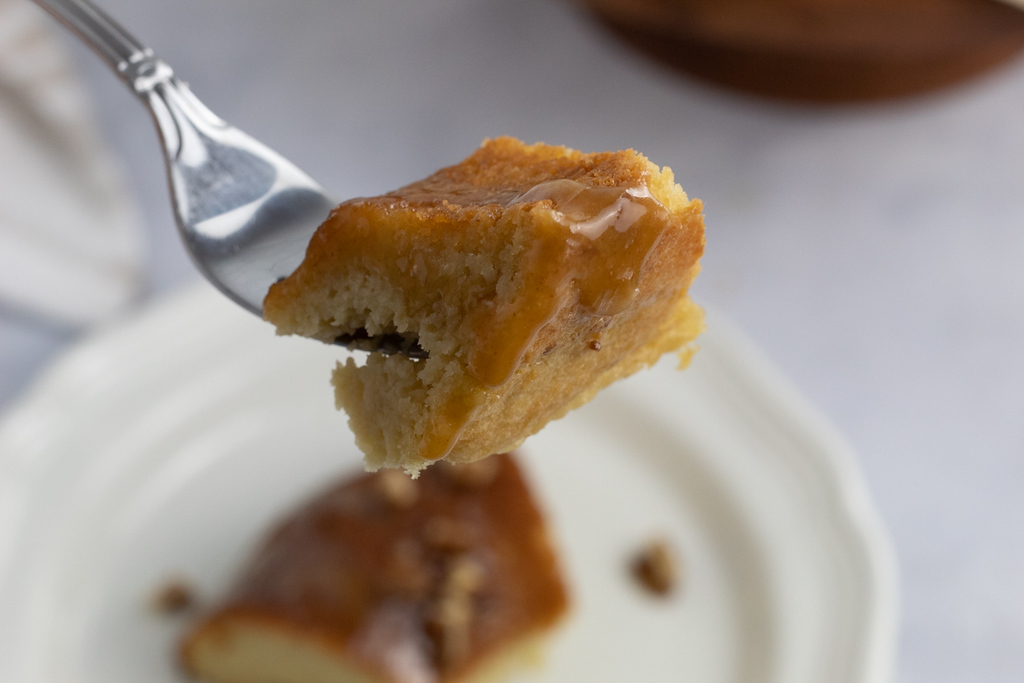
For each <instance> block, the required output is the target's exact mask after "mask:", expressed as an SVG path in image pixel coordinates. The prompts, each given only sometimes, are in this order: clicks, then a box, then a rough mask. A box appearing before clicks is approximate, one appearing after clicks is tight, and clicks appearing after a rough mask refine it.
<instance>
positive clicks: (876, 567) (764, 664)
mask: <svg viewBox="0 0 1024 683" xmlns="http://www.w3.org/2000/svg"><path fill="white" fill-rule="evenodd" d="M701 347H702V349H701V351H700V353H699V354H698V355H697V357H696V360H695V361H694V363H693V365H692V366H691V368H690V369H689V370H687V371H686V372H684V373H677V372H675V371H674V367H673V366H672V365H671V364H670V363H668V362H666V363H663V364H661V365H659V366H658V367H656V368H654V369H653V370H650V371H647V372H643V373H641V374H639V375H637V376H635V377H633V378H631V379H629V380H626V381H624V382H620V383H619V384H617V385H615V386H613V387H611V388H610V389H608V390H606V391H605V392H604V393H603V394H602V395H601V396H599V397H598V398H597V399H596V400H595V401H593V402H592V403H591V404H590V405H588V406H586V407H584V408H582V409H580V410H578V411H576V412H574V413H572V414H571V415H570V416H568V417H567V418H565V419H563V420H561V421H559V422H556V423H553V424H551V425H549V426H548V427H546V428H545V429H544V430H543V432H542V433H541V434H539V435H537V436H535V437H533V438H531V439H530V440H529V441H528V442H527V444H526V446H525V447H524V449H523V452H524V454H525V463H526V465H527V468H528V473H529V475H530V477H531V479H532V480H533V481H534V482H535V484H536V488H537V489H538V494H539V496H540V497H541V499H542V501H543V503H544V505H545V506H546V508H547V509H548V511H549V513H550V518H551V520H552V523H553V525H554V529H555V533H556V535H557V537H558V538H559V540H560V544H561V547H562V550H563V555H564V558H565V562H566V565H567V569H568V572H569V574H570V579H571V585H572V589H573V595H574V602H575V610H574V613H573V616H572V618H571V620H570V621H569V622H568V624H567V626H566V628H564V629H563V630H562V631H561V632H560V633H559V635H558V637H557V639H556V640H555V642H554V645H553V648H552V650H551V653H550V656H549V659H548V662H547V664H546V666H545V668H544V669H542V670H539V671H537V672H534V673H532V674H530V675H526V676H524V677H523V679H522V680H530V681H551V682H554V681H560V682H563V683H564V682H565V681H588V683H601V682H609V683H611V682H615V683H622V682H624V681H641V682H644V683H653V682H658V681H693V682H701V683H705V682H707V683H718V682H723V683H724V682H729V683H748V682H749V683H774V682H778V683H826V682H829V683H847V682H849V683H881V682H883V681H887V680H889V678H890V672H891V664H892V655H893V645H894V638H895V623H896V596H895V592H896V580H895V570H894V563H893V559H892V555H891V551H890V550H889V544H888V542H887V540H886V537H885V534H884V532H883V530H882V528H881V526H880V524H879V521H878V518H877V515H876V513H875V512H874V510H873V508H872V505H871V503H870V500H869V498H868V496H867V494H866V491H865V489H864V485H863V483H862V480H861V477H860V475H859V473H858V471H857V469H856V467H855V466H854V462H853V459H852V457H851V456H850V454H849V453H848V451H847V449H846V448H845V446H844V445H843V443H842V441H841V440H840V439H838V438H837V437H836V435H835V434H834V433H833V431H832V430H831V428H829V427H828V425H827V424H826V423H825V422H824V421H823V420H822V419H821V418H820V417H819V416H818V415H817V414H816V413H814V411H812V410H811V409H810V408H809V407H808V406H807V405H806V404H805V402H804V401H803V400H802V399H801V398H800V397H799V396H798V395H797V394H796V393H795V392H794V391H793V389H791V388H790V387H789V386H788V385H787V384H786V383H785V382H784V381H783V380H782V379H781V378H780V377H779V376H778V374H777V373H776V372H775V371H773V370H772V369H771V368H770V367H769V366H768V365H767V364H766V363H765V361H764V360H762V359H761V358H760V357H759V356H758V355H757V354H756V353H755V352H754V351H753V350H752V349H751V347H750V346H749V345H748V344H747V343H746V342H744V341H743V340H742V339H741V338H739V336H738V335H737V334H736V332H734V331H732V329H731V327H730V326H729V325H728V324H727V323H726V322H725V321H723V320H721V319H720V318H719V317H716V316H712V317H711V318H710V331H709V332H708V333H707V334H706V335H704V336H703V337H702V338H701ZM340 353H342V352H341V351H339V350H338V349H335V348H331V347H327V346H323V345H320V344H317V343H314V342H311V341H308V340H303V339H282V338H275V337H274V335H273V332H272V330H271V328H270V327H269V326H268V325H266V324H264V323H262V322H260V321H259V320H257V319H256V318H255V317H253V316H251V315H249V314H247V313H245V312H243V311H241V310H240V309H238V308H236V307H234V306H233V305H232V304H230V303H228V302H227V301H226V300H224V299H223V298H222V297H220V295H218V294H216V293H213V292H212V291H211V290H209V289H207V288H201V289H193V290H189V291H186V292H184V293H183V294H179V295H177V296H175V297H173V298H171V299H169V300H167V301H164V302H163V303H162V304H160V305H159V306H156V307H154V308H152V309H151V310H149V311H148V312H147V313H145V314H143V315H142V316H140V317H139V318H138V319H136V320H134V321H132V322H129V323H127V324H123V325H121V326H119V327H117V328H116V329H112V330H110V331H108V332H106V333H104V334H102V335H100V336H98V337H96V338H94V339H93V340H91V341H89V342H88V343H85V344H83V345H82V346H81V347H80V348H78V349H77V350H75V351H74V352H73V353H70V354H69V355H68V356H67V357H65V358H64V359H63V360H62V361H61V362H59V363H58V364H56V365H55V366H54V367H53V369H52V370H51V371H50V372H49V374H48V375H47V376H45V377H44V378H43V379H42V380H41V381H40V382H39V383H38V385H37V386H36V388H35V389H34V391H33V392H32V393H31V394H30V395H29V396H28V397H27V398H26V399H25V400H24V401H23V402H22V404H21V405H20V406H19V407H17V408H16V409H15V410H14V411H12V412H11V413H10V414H9V415H8V416H7V418H6V420H5V421H4V422H3V424H2V425H0V680H2V681H5V682H10V683H55V682H59V683H138V682H139V681H146V682H147V683H165V682H171V681H182V680H184V679H183V677H182V676H181V675H180V674H179V673H178V672H177V671H176V669H175V667H174V663H173V657H172V653H173V650H174V645H175V639H176V637H177V635H178V634H179V633H180V632H181V630H182V628H183V627H184V625H185V624H184V622H183V621H182V620H180V619H177V618H170V617H167V616H160V615H156V614H154V613H152V612H151V611H149V610H148V608H147V604H146V603H147V598H148V596H149V595H150V594H151V592H152V591H153V589H154V587H155V586H157V585H158V584H159V583H160V582H161V581H162V580H164V579H166V578H167V577H169V576H173V575H178V574H182V575H185V576H188V577H190V578H191V579H192V581H194V583H195V585H196V586H197V587H198V590H199V593H200V594H201V595H202V596H206V597H211V596H216V595H218V594H219V593H220V592H221V591H222V590H224V588H225V587H226V586H227V585H228V582H229V581H230V579H231V576H232V575H233V574H234V573H235V572H236V571H237V570H238V568H239V567H240V565H241V563H242V562H243V561H244V558H245V556H246V553H247V552H249V550H250V549H251V548H252V545H253V543H254V542H255V541H256V539H258V538H259V536H260V534H261V532H262V531H263V530H264V529H266V527H267V525H268V524H269V523H270V522H271V521H272V520H273V519H274V518H276V517H277V516H279V515H280V514H282V513H283V512H284V511H286V510H287V509H289V508H290V507H291V506H294V505H296V504H297V503H298V502H300V501H301V500H302V499H304V498H305V497H306V496H308V495H309V494H310V493H311V492H314V491H316V490H318V489H319V488H320V487H322V486H323V485H324V483H325V482H326V481H327V480H329V479H330V478H332V477H335V476H336V475H339V474H341V473H344V472H350V471H354V470H356V469H357V468H358V466H359V460H360V458H359V454H358V452H357V451H356V449H355V447H354V445H353V443H352V437H351V434H350V433H349V432H348V429H347V427H346V424H345V419H344V416H342V415H340V414H338V413H336V412H335V411H334V409H333V407H332V404H333V399H332V395H331V390H330V387H329V384H328V376H329V372H330V369H331V367H332V366H333V363H334V360H335V358H336V357H337V356H338V355H339V354H340ZM652 534H663V535H665V536H667V537H668V538H669V539H671V540H672V542H673V543H674V545H675V546H676V547H677V548H678V550H679V552H680V554H681V555H682V557H683V564H684V575H685V585H684V587H683V590H682V591H681V592H680V593H679V594H677V595H676V596H675V597H673V598H672V599H669V600H664V601H663V600H658V599H654V598H651V597H649V596H647V595H645V594H644V593H643V592H642V591H641V590H639V589H638V588H637V587H636V586H635V585H634V583H633V582H632V581H631V579H630V577H629V575H628V572H627V570H626V563H627V558H628V557H629V555H630V553H631V552H632V551H633V550H634V549H635V548H636V547H637V546H638V544H640V543H641V542H642V541H644V540H645V539H646V538H648V537H649V536H651V535H652Z"/></svg>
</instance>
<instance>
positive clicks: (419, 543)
mask: <svg viewBox="0 0 1024 683" xmlns="http://www.w3.org/2000/svg"><path fill="white" fill-rule="evenodd" d="M395 477H398V478H401V479H398V480H396V479H395ZM459 573H461V576H459V575H457V574H459ZM459 582H461V584H462V585H461V586H460V585H459ZM459 591H462V592H461V594H460V593H459ZM460 600H461V602H459V601H460ZM446 601H447V602H446ZM453 601H454V602H453ZM454 603H458V604H454ZM566 608H567V596H566V591H565V587H564V585H563V583H562V579H561V575H560V570H559V567H558V562H557V560H556V558H555V555H554V552H553V550H552V547H551V544H550V542H549V540H548V535H547V532H546V527H545V523H544V520H543V517H542V516H541V513H540V511H539V510H538V508H537V506H536V504H535V503H534V501H533V498H532V496H531V494H530V492H529V489H528V488H527V485H526V482H525V481H524V479H523V476H522V474H521V473H520V471H519V468H518V466H517V465H516V463H515V460H514V459H513V458H512V457H511V456H509V455H498V456H493V457H491V458H489V459H487V460H485V461H482V462H481V463H475V464H473V465H468V466H460V467H458V468H457V467H453V466H445V467H435V468H431V469H430V470H428V471H427V472H425V473H424V474H423V476H421V477H420V478H419V479H418V480H417V481H415V482H414V481H412V480H411V479H409V478H408V477H407V476H406V475H404V474H401V473H399V472H395V471H390V470H385V471H382V472H378V473H375V474H367V475H363V476H360V477H358V478H356V479H355V480H350V481H348V482H345V483H343V484H340V485H338V486H336V487H334V488H333V489H331V490H330V491H328V492H326V493H324V494H323V495H321V496H319V497H317V498H316V499H315V500H313V501H311V502H310V503H309V504H307V505H306V506H304V507H303V508H302V509H300V510H299V511H298V512H297V513H295V514H294V515H293V516H291V517H290V518H289V519H288V520H287V521H285V522H284V523H283V524H282V525H281V526H280V527H279V528H277V530H276V531H274V532H273V534H272V535H271V536H270V537H269V539H268V540H267V541H266V543H265V544H264V546H263V547H262V549H261V550H260V551H259V553H258V554H257V555H256V556H255V558H254V559H253V561H252V562H251V564H250V565H249V567H248V569H247V570H246V572H245V574H244V575H243V577H242V578H241V580H240V581H239V583H238V584H237V586H236V587H235V589H234V590H233V592H232V593H231V595H230V597H229V598H228V600H227V601H226V603H225V604H224V605H223V606H222V607H221V608H219V609H218V610H217V611H216V612H215V613H213V614H212V615H211V616H210V617H209V618H207V619H206V620H205V621H204V623H202V624H201V625H200V626H199V627H198V628H197V629H196V630H195V631H194V632H193V633H192V634H191V635H189V637H188V638H187V639H186V640H185V642H184V645H183V648H182V651H183V659H184V661H185V663H186V665H187V666H188V667H189V668H190V669H192V670H195V669H196V668H197V667H199V666H200V665H201V664H202V661H201V657H199V656H198V655H199V653H200V651H201V650H202V648H203V647H209V646H210V644H211V643H214V644H216V643H217V639H218V637H219V634H223V633H225V632H226V631H227V629H229V628H230V627H231V626H232V625H233V624H237V623H240V622H241V623H249V624H252V623H255V624H263V625H265V626H266V627H267V628H269V629H272V630H278V631H283V632H287V633H290V634H294V635H295V636H296V637H299V638H302V639H304V640H307V641H309V642H313V643H316V644H317V646H318V647H321V648H323V649H324V650H325V651H328V652H333V653H336V654H337V655H338V656H340V657H341V658H343V659H344V660H345V661H346V662H347V663H348V665H349V666H350V667H352V668H355V669H356V670H359V669H361V670H363V671H365V672H366V673H367V674H369V675H370V676H372V677H373V678H374V679H375V680H384V681H394V682H395V683H404V682H405V681H407V680H408V681H413V680H431V681H434V680H436V681H439V683H445V682H449V681H458V680H462V679H463V678H464V677H465V676H467V675H469V674H471V673H472V672H473V670H474V669H475V668H476V667H477V666H478V665H479V664H480V663H481V662H482V661H484V660H486V659H488V658H490V657H492V656H494V655H496V654H497V653H499V652H500V650H501V649H502V648H503V647H505V646H506V645H509V644H510V643H513V642H515V641H519V640H521V639H523V638H525V637H527V636H530V635H531V634H535V633H537V632H542V631H544V630H547V629H549V628H550V627H552V626H553V625H554V624H555V623H556V622H557V621H558V620H559V619H560V618H561V617H562V615H563V614H564V612H565V611H566ZM453 609H455V610H456V611H458V610H460V609H461V610H462V612H461V613H460V614H456V615H455V617H456V618H464V620H463V622H462V623H461V624H458V623H456V624H452V623H447V622H445V614H443V612H444V611H445V610H448V612H451V611H452V610H453ZM445 629H449V630H448V631H446V630H445ZM451 629H455V630H451ZM459 629H461V630H459ZM395 652H404V653H405V656H404V658H403V660H402V661H401V662H400V666H399V665H398V664H396V663H395V662H394V659H395V657H394V653H395ZM199 673H202V671H200V672H199Z"/></svg>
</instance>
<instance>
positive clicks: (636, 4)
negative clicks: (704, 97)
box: [581, 0, 1024, 102]
mask: <svg viewBox="0 0 1024 683" xmlns="http://www.w3.org/2000/svg"><path fill="white" fill-rule="evenodd" d="M581 2H583V3H584V4H585V5H586V6H587V7H589V9H590V10H592V11H593V12H594V13H595V14H596V15H597V16H598V17H599V18H600V20H601V21H602V22H603V23H604V24H605V25H607V26H608V27H609V28H610V29H611V30H612V32H614V33H615V34H617V35H618V36H620V37H621V38H623V39H625V40H626V41H627V42H628V43H630V44H632V45H633V46H635V47H637V48H639V49H640V50H642V51H643V52H645V53H647V54H649V55H651V56H654V57H656V58H657V59H659V60H661V61H663V62H665V63H667V64H670V65H672V66H674V67H676V68H678V69H681V70H683V71H685V72H687V73H689V74H692V75H694V76H698V77H700V78H704V79H707V80H710V81H714V82H717V83H722V84H725V85H729V86H732V87H735V88H739V89H742V90H745V91H748V92H753V93H758V94H762V95H768V96H772V97H780V98H785V99H793V100H806V101H818V102H844V101H845V102H848V101H860V100H874V99H881V98H888V97H896V96H901V95H910V94H915V93H923V92H927V91H929V90H933V89H936V88H940V87H943V86H947V85H950V84H953V83H957V82H959V81H962V80H964V79H967V78H970V77H971V76H974V75H976V74H979V73H981V72H983V71H985V70H987V69H990V68H992V67H994V66H996V65H998V64H1000V63H1002V62H1005V61H1007V60H1008V59H1010V58H1012V57H1013V56H1014V55H1016V54H1017V53H1018V52H1020V51H1021V50H1022V48H1024V11H1021V10H1019V9H1015V8H1013V7H1010V6H1007V5H1005V4H1003V3H1001V2H997V1H996V0H581Z"/></svg>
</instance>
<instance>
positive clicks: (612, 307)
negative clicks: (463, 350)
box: [469, 179, 670, 387]
mask: <svg viewBox="0 0 1024 683" xmlns="http://www.w3.org/2000/svg"><path fill="white" fill-rule="evenodd" d="M520 204H536V205H537V208H542V210H543V209H544V208H546V209H547V210H548V211H549V212H550V214H549V215H550V217H551V219H552V220H553V221H554V222H555V223H557V224H558V225H560V226H563V227H564V228H566V230H565V231H563V232H561V233H558V232H544V233H542V234H540V235H539V236H538V238H537V239H536V241H535V242H534V243H533V244H532V245H531V246H530V248H529V249H528V251H527V253H526V255H525V257H524V258H523V262H522V267H521V270H520V273H519V277H520V286H519V287H518V289H517V294H516V296H515V297H514V298H513V299H512V300H511V301H509V302H506V303H504V304H501V305H497V304H491V305H490V306H489V307H487V308H486V309H484V311H483V312H482V313H481V314H480V315H478V317H477V319H476V321H475V324H474V327H473V329H474V332H475V334H476V338H477V343H476V346H475V348H474V349H473V351H472V352H471V354H470V358H469V367H470V370H471V372H472V373H473V375H474V376H475V377H476V378H477V379H478V380H479V381H480V382H482V383H483V384H485V385H487V386H491V387H497V386H501V385H502V384H504V383H505V382H507V381H508V380H509V378H510V377H511V376H512V374H513V373H514V372H515V370H516V368H517V367H518V366H519V364H520V363H521V362H522V359H523V356H524V354H525V353H526V350H527V349H528V348H529V347H530V344H531V343H532V342H533V340H534V339H535V338H536V336H537V333H538V332H539V331H540V330H541V328H543V327H544V325H546V324H547V323H549V322H550V321H551V320H552V319H554V317H555V315H556V314H557V313H558V311H559V309H560V308H562V306H563V305H564V304H565V303H567V302H568V301H570V300H571V299H569V297H571V296H572V295H573V293H574V292H576V293H577V294H578V296H579V304H580V307H581V308H582V309H583V311H584V312H585V313H587V314H589V315H593V316H599V317H604V316H612V315H615V314H617V313H621V312H622V311H623V310H625V309H626V307H627V306H629V304H630V303H632V302H633V300H634V299H635V298H636V295H637V293H638V284H639V281H640V274H641V272H642V270H643V266H644V263H645V262H646V260H647V257H648V256H649V255H650V253H651V252H652V251H653V249H654V247H655V246H656V245H657V244H658V241H659V240H660V239H661V236H662V234H664V232H665V230H666V229H667V227H668V225H669V219H670V217H669V213H668V210H667V209H666V208H665V207H664V206H663V205H662V204H661V203H660V202H658V200H656V199H655V198H654V197H653V195H651V192H650V190H648V189H647V188H646V187H643V186H640V187H631V188H621V187H597V186H592V185H585V184H583V183H580V182H577V181H575V180H569V179H559V180H551V181H547V182H544V183H540V184H539V185H536V186H534V187H533V188H531V189H529V190H527V191H526V192H525V193H523V194H521V195H519V196H518V197H515V198H513V199H512V200H510V201H509V202H508V204H507V206H509V207H511V206H514V205H520ZM537 208H534V209H533V210H534V211H536V210H537ZM570 285H571V286H570Z"/></svg>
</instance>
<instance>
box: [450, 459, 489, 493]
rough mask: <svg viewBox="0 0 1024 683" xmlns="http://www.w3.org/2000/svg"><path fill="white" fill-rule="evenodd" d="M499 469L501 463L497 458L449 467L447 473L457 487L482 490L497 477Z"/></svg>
mask: <svg viewBox="0 0 1024 683" xmlns="http://www.w3.org/2000/svg"><path fill="white" fill-rule="evenodd" d="M499 469H501V462H500V461H499V460H498V458H484V459H482V460H477V461H475V462H467V463H464V464H461V465H450V466H449V467H448V473H449V475H450V476H451V478H452V481H454V482H455V484H456V485H457V486H460V487H462V488H466V489H482V488H484V487H486V486H490V485H491V483H492V482H493V481H494V479H495V477H497V476H498V470H499Z"/></svg>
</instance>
